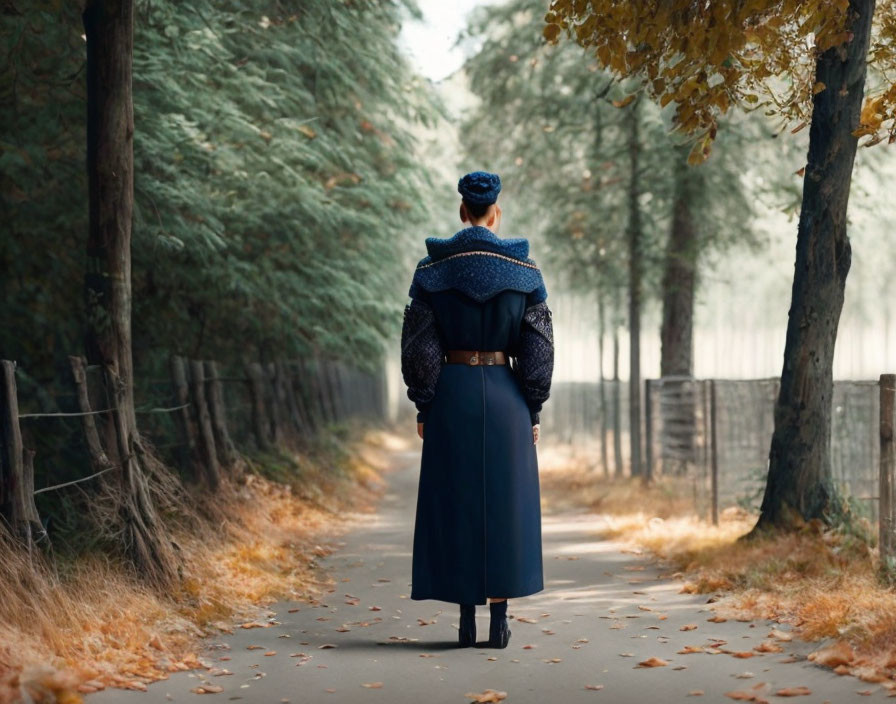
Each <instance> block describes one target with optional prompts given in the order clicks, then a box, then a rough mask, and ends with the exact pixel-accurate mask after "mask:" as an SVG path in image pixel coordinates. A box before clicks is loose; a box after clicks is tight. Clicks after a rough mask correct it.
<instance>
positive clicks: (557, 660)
mask: <svg viewBox="0 0 896 704" xmlns="http://www.w3.org/2000/svg"><path fill="white" fill-rule="evenodd" d="M545 662H563V660H562V659H561V658H548V659H547V660H545Z"/></svg>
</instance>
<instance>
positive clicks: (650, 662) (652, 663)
mask: <svg viewBox="0 0 896 704" xmlns="http://www.w3.org/2000/svg"><path fill="white" fill-rule="evenodd" d="M668 664H669V663H668V661H666V660H663V659H662V658H656V657H654V658H647V659H646V660H642V661H641V662H639V663H638V664H637V667H665V666H666V665H668Z"/></svg>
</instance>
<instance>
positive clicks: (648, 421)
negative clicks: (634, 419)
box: [644, 379, 663, 482]
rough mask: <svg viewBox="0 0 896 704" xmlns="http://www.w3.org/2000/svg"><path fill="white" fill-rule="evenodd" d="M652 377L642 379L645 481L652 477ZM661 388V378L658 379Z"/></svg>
mask: <svg viewBox="0 0 896 704" xmlns="http://www.w3.org/2000/svg"><path fill="white" fill-rule="evenodd" d="M652 381H653V379H645V380H644V454H645V460H646V463H647V464H646V467H645V475H644V479H645V481H648V482H649V481H650V480H651V479H653V462H654V457H653V402H652V399H651V398H650V387H651V385H652V384H651V382H652ZM659 383H660V389H662V388H663V387H662V383H663V382H662V380H660V382H659Z"/></svg>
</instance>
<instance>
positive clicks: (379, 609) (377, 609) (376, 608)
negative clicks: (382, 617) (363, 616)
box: [367, 606, 383, 611]
mask: <svg viewBox="0 0 896 704" xmlns="http://www.w3.org/2000/svg"><path fill="white" fill-rule="evenodd" d="M367 609H368V611H382V610H383V607H382V606H368V607H367Z"/></svg>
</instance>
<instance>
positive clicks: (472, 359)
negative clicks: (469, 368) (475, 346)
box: [470, 352, 479, 364]
mask: <svg viewBox="0 0 896 704" xmlns="http://www.w3.org/2000/svg"><path fill="white" fill-rule="evenodd" d="M470 364H479V356H478V355H477V354H476V353H475V352H474V353H473V355H472V356H471V357H470Z"/></svg>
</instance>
